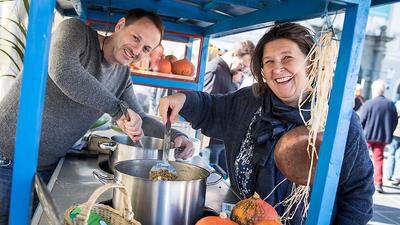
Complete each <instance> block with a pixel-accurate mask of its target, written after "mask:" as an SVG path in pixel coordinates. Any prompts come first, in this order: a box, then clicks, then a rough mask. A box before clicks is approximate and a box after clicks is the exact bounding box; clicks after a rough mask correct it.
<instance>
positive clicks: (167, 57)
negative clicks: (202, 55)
mask: <svg viewBox="0 0 400 225" xmlns="http://www.w3.org/2000/svg"><path fill="white" fill-rule="evenodd" d="M165 59H167V60H169V61H170V62H171V63H174V62H176V61H178V58H176V56H174V55H167V56H165Z"/></svg>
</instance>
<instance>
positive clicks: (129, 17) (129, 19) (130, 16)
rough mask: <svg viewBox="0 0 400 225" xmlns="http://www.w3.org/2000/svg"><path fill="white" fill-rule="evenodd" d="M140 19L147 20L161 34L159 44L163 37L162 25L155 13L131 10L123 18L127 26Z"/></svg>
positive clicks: (136, 9)
mask: <svg viewBox="0 0 400 225" xmlns="http://www.w3.org/2000/svg"><path fill="white" fill-rule="evenodd" d="M142 18H147V19H149V20H150V21H151V22H153V24H154V25H155V26H156V27H157V29H158V30H159V31H160V33H161V38H160V42H161V39H162V37H163V35H164V25H163V23H162V20H161V18H160V16H159V15H157V14H156V13H154V12H150V11H147V10H144V9H140V8H135V9H131V10H129V11H128V13H127V14H126V16H125V20H126V21H125V24H126V25H127V26H128V25H130V24H132V23H134V22H136V21H137V20H139V19H142Z"/></svg>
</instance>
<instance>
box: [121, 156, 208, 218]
mask: <svg viewBox="0 0 400 225" xmlns="http://www.w3.org/2000/svg"><path fill="white" fill-rule="evenodd" d="M157 162H160V161H159V160H128V161H121V162H119V163H117V164H116V166H115V180H116V182H117V183H119V184H122V185H124V186H125V187H126V188H127V190H128V192H129V193H130V194H131V198H132V208H133V212H134V213H135V219H137V220H139V221H140V222H141V223H142V224H143V225H177V224H179V225H194V224H195V223H196V221H198V220H199V219H200V217H201V215H202V213H203V208H204V202H205V194H206V186H207V184H206V179H207V177H208V176H209V175H210V172H208V171H207V170H205V169H203V168H201V167H198V166H194V165H191V164H187V163H182V162H173V161H171V162H170V163H171V165H172V166H174V168H175V169H176V170H177V172H178V180H176V181H152V180H150V179H149V178H148V177H149V171H150V169H151V167H152V166H154V165H155V164H156V163H157ZM122 199H123V196H122V195H121V193H120V191H119V190H115V191H114V198H113V206H114V208H116V209H119V208H120V207H121V206H122V204H121V202H122Z"/></svg>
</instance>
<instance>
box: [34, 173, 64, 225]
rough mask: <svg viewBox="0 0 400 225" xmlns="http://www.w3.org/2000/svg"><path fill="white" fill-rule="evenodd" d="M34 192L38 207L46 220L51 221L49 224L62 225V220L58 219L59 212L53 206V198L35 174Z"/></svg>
mask: <svg viewBox="0 0 400 225" xmlns="http://www.w3.org/2000/svg"><path fill="white" fill-rule="evenodd" d="M35 190H36V193H37V195H38V198H39V201H40V205H42V207H43V210H44V212H45V213H46V215H47V218H48V219H49V220H50V221H51V224H54V225H62V220H61V218H60V217H59V212H58V210H57V207H56V205H55V204H54V201H53V198H52V197H51V194H50V192H49V190H47V187H46V184H44V182H43V180H42V179H41V178H40V176H39V175H38V174H37V173H36V174H35Z"/></svg>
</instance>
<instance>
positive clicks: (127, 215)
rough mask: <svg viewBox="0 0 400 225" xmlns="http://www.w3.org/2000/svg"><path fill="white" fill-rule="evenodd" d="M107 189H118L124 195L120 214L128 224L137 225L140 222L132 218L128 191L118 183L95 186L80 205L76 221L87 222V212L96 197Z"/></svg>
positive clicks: (94, 202)
mask: <svg viewBox="0 0 400 225" xmlns="http://www.w3.org/2000/svg"><path fill="white" fill-rule="evenodd" d="M109 189H119V190H120V191H121V193H122V194H123V196H124V198H123V204H124V206H123V208H124V209H123V210H121V211H120V213H121V215H122V216H123V217H124V219H126V220H127V221H129V222H130V223H129V224H134V225H139V224H140V223H139V222H137V221H136V220H134V219H133V217H134V214H133V211H132V205H131V198H130V196H129V194H128V191H127V190H126V188H125V187H124V186H123V185H119V184H106V185H104V186H101V187H99V188H97V189H96V190H95V191H94V192H93V194H92V195H91V196H90V198H89V200H88V201H87V202H85V203H83V204H82V205H81V208H82V211H81V213H80V214H79V215H78V216H77V217H76V221H77V222H78V223H79V224H87V222H88V219H89V213H90V211H91V210H92V208H93V206H94V205H95V204H96V201H97V199H98V198H99V197H100V196H101V195H102V194H103V193H104V192H106V191H107V190H109ZM82 222H83V223H82Z"/></svg>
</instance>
